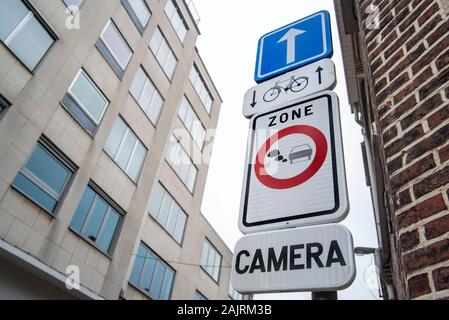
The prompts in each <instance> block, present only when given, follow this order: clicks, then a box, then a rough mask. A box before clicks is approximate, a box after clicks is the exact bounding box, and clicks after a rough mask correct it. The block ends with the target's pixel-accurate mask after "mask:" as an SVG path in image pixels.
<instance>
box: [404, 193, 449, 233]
mask: <svg viewBox="0 0 449 320" xmlns="http://www.w3.org/2000/svg"><path fill="white" fill-rule="evenodd" d="M443 210H446V204H445V203H444V199H443V196H442V195H441V194H438V195H436V196H434V197H432V198H430V199H427V200H425V201H423V202H421V203H418V204H417V205H415V206H414V207H412V208H410V209H409V210H407V211H406V212H404V213H401V214H400V215H399V216H398V217H397V218H396V222H397V225H398V228H399V229H403V228H407V227H408V226H410V225H412V224H414V223H417V222H418V221H421V220H423V219H425V218H428V217H430V216H432V215H434V214H437V213H440V212H441V211H443Z"/></svg>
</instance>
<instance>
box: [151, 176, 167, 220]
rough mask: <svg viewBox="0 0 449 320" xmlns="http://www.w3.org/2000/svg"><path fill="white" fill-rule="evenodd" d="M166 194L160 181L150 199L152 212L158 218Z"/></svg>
mask: <svg viewBox="0 0 449 320" xmlns="http://www.w3.org/2000/svg"><path fill="white" fill-rule="evenodd" d="M164 194H165V190H164V188H163V187H162V186H161V184H160V183H158V184H157V185H156V186H155V188H154V191H153V194H152V195H151V200H150V214H151V215H152V216H153V217H154V218H157V217H158V215H159V210H160V208H161V204H162V200H163V197H164Z"/></svg>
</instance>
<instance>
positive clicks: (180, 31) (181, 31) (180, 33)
mask: <svg viewBox="0 0 449 320" xmlns="http://www.w3.org/2000/svg"><path fill="white" fill-rule="evenodd" d="M186 35H187V28H186V27H185V25H184V22H182V23H181V25H180V27H179V29H178V36H179V39H181V42H184V40H185V38H186Z"/></svg>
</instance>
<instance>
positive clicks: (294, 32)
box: [254, 11, 333, 83]
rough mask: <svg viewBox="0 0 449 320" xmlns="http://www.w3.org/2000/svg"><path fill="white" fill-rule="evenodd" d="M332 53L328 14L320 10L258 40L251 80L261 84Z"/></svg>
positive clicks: (327, 56)
mask: <svg viewBox="0 0 449 320" xmlns="http://www.w3.org/2000/svg"><path fill="white" fill-rule="evenodd" d="M332 54H333V47H332V34H331V26H330V15H329V12H327V11H320V12H317V13H315V14H313V15H311V16H308V17H306V18H303V19H301V20H298V21H296V22H293V23H291V24H289V25H287V26H285V27H282V28H280V29H277V30H275V31H272V32H270V33H267V34H266V35H264V36H263V37H262V38H260V40H259V47H258V52H257V61H256V73H255V77H254V79H255V80H256V82H257V83H260V82H263V81H265V80H268V79H271V78H273V77H276V76H278V75H281V74H283V73H286V72H288V71H291V70H293V69H296V68H299V67H302V66H304V65H307V64H310V63H312V62H315V61H318V60H320V59H324V58H329V57H331V56H332Z"/></svg>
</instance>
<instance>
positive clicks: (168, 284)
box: [129, 243, 175, 300]
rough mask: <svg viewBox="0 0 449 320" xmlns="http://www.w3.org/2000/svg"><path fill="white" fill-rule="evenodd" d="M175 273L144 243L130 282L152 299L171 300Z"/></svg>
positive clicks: (135, 261)
mask: <svg viewBox="0 0 449 320" xmlns="http://www.w3.org/2000/svg"><path fill="white" fill-rule="evenodd" d="M174 277H175V271H174V270H173V269H172V268H171V267H170V266H168V265H167V264H166V263H165V262H163V261H162V259H160V258H159V257H158V256H157V255H156V254H155V253H154V252H153V251H151V250H150V249H149V248H148V247H147V246H146V245H144V244H143V243H141V244H140V246H139V250H138V252H137V255H136V259H135V260H134V267H133V271H132V273H131V277H130V279H129V282H130V283H131V284H132V285H133V286H134V287H136V288H138V289H140V290H141V291H142V292H144V293H145V294H146V295H148V296H149V297H150V298H151V299H154V300H168V299H170V295H171V291H172V286H173V280H174Z"/></svg>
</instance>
